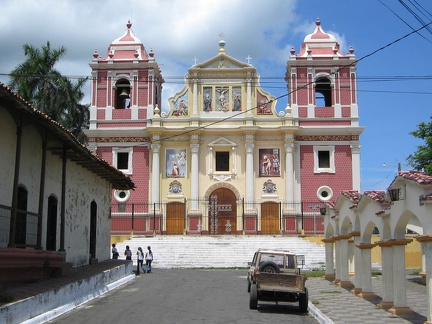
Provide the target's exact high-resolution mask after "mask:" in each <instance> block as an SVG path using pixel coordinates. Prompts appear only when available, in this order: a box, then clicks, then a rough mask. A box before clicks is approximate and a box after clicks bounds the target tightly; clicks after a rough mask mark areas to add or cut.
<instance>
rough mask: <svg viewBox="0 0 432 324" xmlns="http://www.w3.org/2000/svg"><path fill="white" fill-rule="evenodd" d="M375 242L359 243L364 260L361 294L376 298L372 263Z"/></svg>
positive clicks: (365, 296) (360, 295)
mask: <svg viewBox="0 0 432 324" xmlns="http://www.w3.org/2000/svg"><path fill="white" fill-rule="evenodd" d="M374 246H375V244H367V243H361V244H359V245H357V247H358V248H359V249H360V253H361V260H362V272H361V281H362V291H361V293H360V294H359V297H361V298H365V299H367V298H374V297H376V296H375V294H374V292H373V289H372V263H371V249H372V248H373V247H374Z"/></svg>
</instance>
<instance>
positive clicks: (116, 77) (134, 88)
mask: <svg viewBox="0 0 432 324" xmlns="http://www.w3.org/2000/svg"><path fill="white" fill-rule="evenodd" d="M126 26H127V29H126V32H125V33H124V34H123V35H122V36H121V37H119V38H117V39H115V40H114V41H113V42H112V43H111V44H110V45H109V47H108V50H107V53H106V54H105V56H104V57H101V56H99V54H98V52H97V51H95V52H94V54H93V60H92V62H91V63H90V67H91V69H92V80H91V83H92V86H91V106H90V128H89V130H88V131H87V136H88V138H89V149H90V150H92V151H94V152H95V153H96V154H97V155H98V156H99V157H101V158H103V159H104V160H106V161H108V162H109V163H111V164H112V165H114V166H115V167H117V168H118V169H119V170H121V171H123V172H124V173H125V174H127V175H129V176H130V177H131V179H132V180H133V182H134V183H135V185H136V189H135V190H134V191H118V190H117V191H114V193H113V198H114V200H113V203H118V204H117V205H118V206H119V209H122V208H126V207H125V206H126V205H127V206H129V205H131V204H136V205H138V204H145V205H147V204H148V197H149V150H150V139H149V137H148V135H147V134H146V127H147V126H149V125H150V123H151V118H152V116H153V114H154V111H155V110H156V111H157V110H158V109H159V108H160V107H159V106H160V102H161V97H162V95H161V92H162V84H163V82H164V80H163V78H162V75H161V71H160V69H159V66H158V64H157V62H156V60H155V58H154V53H153V50H150V52H149V53H147V51H146V49H145V47H144V45H143V43H142V42H141V40H140V39H139V38H138V37H136V36H135V35H134V33H133V32H132V29H131V27H132V24H131V23H130V21H129V22H128V23H127V25H126ZM126 203H127V204H126ZM113 211H115V210H113ZM119 211H121V210H119ZM123 211H126V212H127V210H123Z"/></svg>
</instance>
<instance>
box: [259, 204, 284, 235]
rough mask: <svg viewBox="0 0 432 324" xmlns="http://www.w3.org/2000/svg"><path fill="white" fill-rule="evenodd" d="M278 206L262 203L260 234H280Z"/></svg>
mask: <svg viewBox="0 0 432 324" xmlns="http://www.w3.org/2000/svg"><path fill="white" fill-rule="evenodd" d="M279 224H280V222H279V204H278V203H276V202H271V201H270V202H264V203H262V204H261V234H265V235H270V234H280V225H279Z"/></svg>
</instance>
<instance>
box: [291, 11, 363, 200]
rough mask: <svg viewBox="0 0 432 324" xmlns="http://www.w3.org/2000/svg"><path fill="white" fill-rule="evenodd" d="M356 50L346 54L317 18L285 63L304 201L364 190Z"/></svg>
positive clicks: (331, 198) (300, 184) (300, 186)
mask: <svg viewBox="0 0 432 324" xmlns="http://www.w3.org/2000/svg"><path fill="white" fill-rule="evenodd" d="M356 62H357V60H356V59H355V56H354V50H353V49H352V48H350V49H349V51H348V53H347V54H346V55H344V54H342V52H341V49H340V45H339V43H338V42H337V41H336V39H335V37H334V36H333V35H330V34H327V33H325V32H324V31H323V29H322V27H321V22H320V20H319V19H317V21H316V27H315V30H314V32H313V33H312V34H309V35H307V36H306V37H305V39H304V41H303V44H302V45H301V48H300V51H299V53H298V54H295V50H294V48H293V49H292V50H291V55H290V58H289V61H288V65H287V72H286V81H287V82H288V92H289V102H290V106H289V107H287V110H288V111H289V112H291V113H292V116H293V123H294V125H297V126H298V127H299V131H298V132H296V134H295V144H296V148H295V150H296V152H297V153H298V154H296V156H297V161H296V162H297V163H295V165H297V170H296V172H297V174H298V175H299V177H297V182H298V183H297V186H298V189H299V190H300V192H301V200H302V201H314V200H315V199H316V198H317V197H318V198H319V199H320V200H321V201H323V202H326V201H331V200H334V197H336V196H337V195H338V194H339V193H340V192H341V191H342V190H357V191H360V142H359V137H360V134H361V133H362V132H363V130H364V127H360V126H359V114H358V105H357V85H356V77H357V76H356Z"/></svg>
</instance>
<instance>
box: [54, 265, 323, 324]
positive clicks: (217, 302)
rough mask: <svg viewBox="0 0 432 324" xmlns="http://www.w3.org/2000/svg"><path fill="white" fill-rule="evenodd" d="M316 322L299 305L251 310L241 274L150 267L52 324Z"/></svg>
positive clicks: (260, 306) (269, 305)
mask: <svg viewBox="0 0 432 324" xmlns="http://www.w3.org/2000/svg"><path fill="white" fill-rule="evenodd" d="M204 322H205V323H248V324H251V323H282V322H285V323H314V324H316V323H317V321H316V320H315V319H314V318H313V317H312V316H310V315H309V314H304V313H300V312H299V311H298V308H297V304H289V303H284V304H280V305H276V304H275V303H271V302H268V303H266V302H261V301H260V302H259V304H258V310H250V309H249V293H248V292H247V280H246V271H245V270H189V269H188V270H179V269H175V270H169V269H154V272H153V273H149V274H141V275H140V276H138V277H136V278H135V279H134V280H132V281H130V282H129V283H127V284H125V285H124V286H122V287H120V288H117V289H115V290H113V291H111V292H109V293H107V294H105V295H103V296H101V297H98V298H96V299H94V300H92V301H91V302H89V303H87V304H84V305H81V306H79V307H77V308H76V309H75V310H73V311H71V312H69V313H67V314H64V315H63V316H61V317H58V318H57V319H55V320H53V321H51V322H50V323H92V324H93V323H104V324H108V323H131V324H132V323H133V324H135V323H146V324H147V323H158V324H159V323H204Z"/></svg>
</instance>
